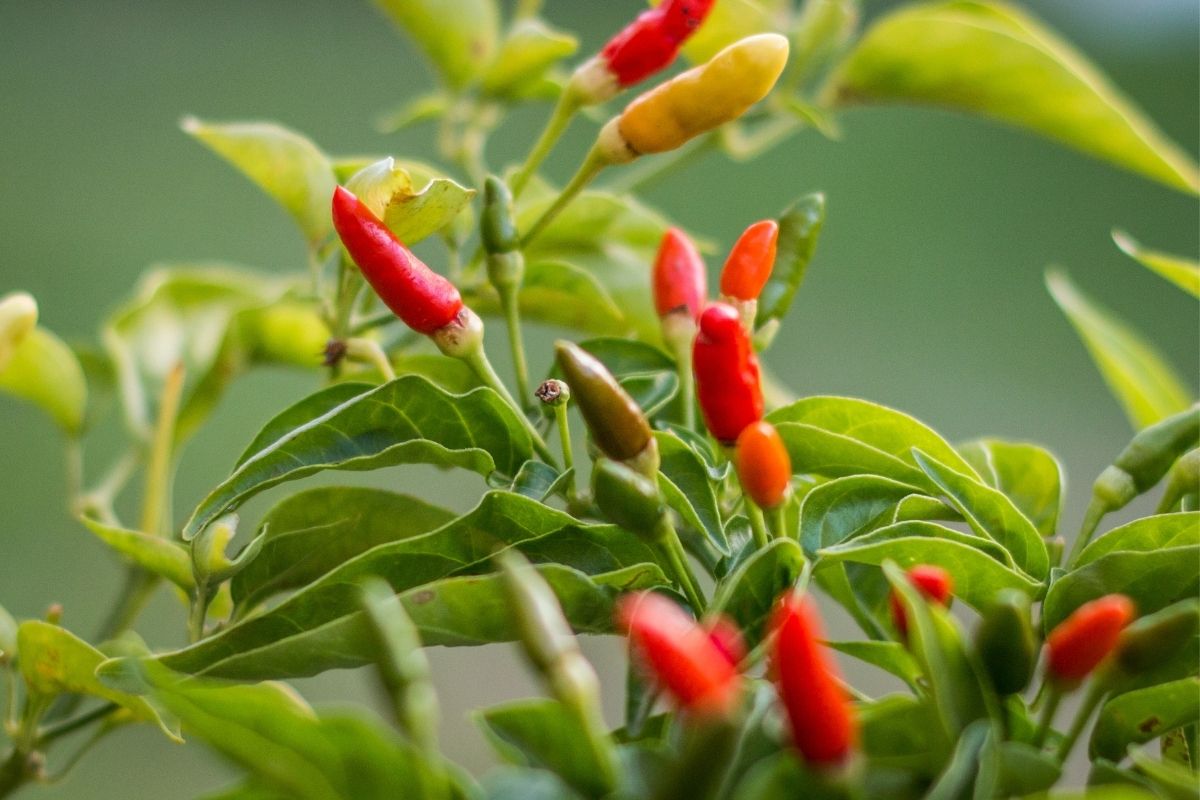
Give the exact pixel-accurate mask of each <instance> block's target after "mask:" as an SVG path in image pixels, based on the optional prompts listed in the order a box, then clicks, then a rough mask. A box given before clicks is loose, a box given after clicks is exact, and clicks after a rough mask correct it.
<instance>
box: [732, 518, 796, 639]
mask: <svg viewBox="0 0 1200 800" xmlns="http://www.w3.org/2000/svg"><path fill="white" fill-rule="evenodd" d="M803 571H804V553H803V552H802V551H801V550H800V546H799V545H798V544H796V543H795V542H794V541H793V540H791V539H772V540H771V542H770V543H769V544H768V545H767V546H766V547H764V548H762V549H761V550H759V551H758V552H756V553H754V555H752V556H750V557H749V558H747V559H746V560H745V561H743V562H742V563H741V564H740V565H739V566H738V568H737V569H736V570H734V572H733V573H732V574H731V575H728V576H726V578H725V579H724V580H722V581H721V583H720V584H719V585H718V587H717V591H716V593H715V594H714V595H713V599H712V604H711V610H713V611H720V612H723V613H725V614H728V615H729V616H730V617H731V618H732V619H733V621H734V622H735V623H737V626H738V627H739V628H741V630H742V635H743V636H744V637H745V639H746V646H747V648H748V649H753V648H755V647H757V646H758V643H759V642H761V641H762V640H763V638H764V637H765V636H766V632H767V622H768V619H769V617H770V615H771V610H772V609H773V608H774V606H775V600H776V598H778V597H779V596H780V595H781V594H783V593H784V592H785V591H787V590H789V589H791V588H792V587H793V586H795V585H796V581H798V580H799V579H800V575H801V573H802V572H803Z"/></svg>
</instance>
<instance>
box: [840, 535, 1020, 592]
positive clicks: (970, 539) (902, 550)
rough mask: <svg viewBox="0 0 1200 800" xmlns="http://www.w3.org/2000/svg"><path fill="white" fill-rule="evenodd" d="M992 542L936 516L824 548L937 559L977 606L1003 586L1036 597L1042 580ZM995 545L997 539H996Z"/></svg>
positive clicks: (856, 556)
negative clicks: (1010, 562)
mask: <svg viewBox="0 0 1200 800" xmlns="http://www.w3.org/2000/svg"><path fill="white" fill-rule="evenodd" d="M989 544H990V542H988V540H985V539H980V538H979V537H976V536H971V535H969V534H964V533H960V532H958V531H955V530H953V529H952V528H947V527H944V526H942V525H937V524H934V523H931V522H919V521H912V522H898V523H896V524H894V525H889V526H887V527H885V528H880V529H879V530H877V531H874V532H873V533H869V534H866V535H864V536H860V537H858V538H856V539H852V540H850V541H848V542H845V543H843V544H840V545H836V546H834V547H830V548H826V549H824V550H822V551H820V553H819V554H818V556H819V559H820V561H819V564H821V565H823V564H824V563H825V562H826V561H829V562H833V563H837V562H839V561H852V562H855V563H859V564H876V565H879V564H882V563H883V562H884V561H887V560H889V559H890V560H892V561H895V562H897V563H898V564H899V565H900V566H901V567H904V568H905V569H907V568H909V567H912V566H915V565H916V564H933V565H935V566H939V567H941V568H942V569H944V570H946V571H947V572H949V573H950V575H951V577H953V578H954V594H955V596H956V597H958V598H960V599H961V600H962V601H963V602H965V603H966V604H967V605H969V606H971V607H972V608H974V609H976V610H981V609H984V608H986V607H987V605H988V603H990V602H991V600H992V598H993V597H994V596H995V594H996V592H998V591H1000V590H1001V589H1020V590H1021V591H1023V592H1025V593H1026V594H1028V595H1029V596H1030V597H1034V598H1036V597H1037V596H1038V595H1039V594H1040V592H1041V590H1042V585H1041V584H1040V583H1038V582H1037V581H1034V580H1032V579H1030V578H1029V577H1028V576H1026V575H1024V574H1023V573H1021V572H1020V571H1019V570H1017V569H1014V568H1012V567H1010V566H1006V565H1005V564H1004V563H1003V562H1002V561H1001V560H999V559H998V558H997V557H996V554H995V553H994V552H991V551H990V550H989V549H987V545H989ZM992 547H995V545H992Z"/></svg>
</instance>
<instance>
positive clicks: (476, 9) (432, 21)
mask: <svg viewBox="0 0 1200 800" xmlns="http://www.w3.org/2000/svg"><path fill="white" fill-rule="evenodd" d="M375 5H377V6H378V7H379V9H380V10H381V11H383V13H384V14H386V15H387V17H388V18H389V19H391V20H392V22H394V23H395V24H396V25H397V26H398V27H400V28H401V29H403V30H405V31H407V33H408V35H409V36H411V37H412V38H413V41H415V42H416V43H417V46H419V47H420V48H421V49H422V50H424V51H425V55H426V56H428V57H429V60H430V61H432V62H433V65H434V67H436V68H437V71H438V72H439V73H440V74H441V76H442V77H443V78H444V79H445V81H446V83H447V84H449V85H450V86H452V87H455V88H458V87H461V86H464V85H465V84H467V83H469V82H470V81H471V80H472V79H473V78H475V77H477V76H478V74H479V72H480V70H481V69H482V68H483V66H484V65H486V64H488V63H489V62H490V61H491V60H492V57H493V55H494V54H495V52H496V42H497V40H498V39H499V37H500V34H499V31H500V10H499V8H497V4H496V0H375Z"/></svg>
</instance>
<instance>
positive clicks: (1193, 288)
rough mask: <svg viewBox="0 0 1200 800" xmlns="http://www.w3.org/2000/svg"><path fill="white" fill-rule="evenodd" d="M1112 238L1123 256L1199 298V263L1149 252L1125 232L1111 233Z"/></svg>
mask: <svg viewBox="0 0 1200 800" xmlns="http://www.w3.org/2000/svg"><path fill="white" fill-rule="evenodd" d="M1112 237H1113V241H1114V242H1116V243H1117V247H1119V248H1121V252H1123V253H1124V254H1125V255H1127V256H1129V257H1130V258H1132V259H1133V260H1135V261H1137V262H1138V263H1139V264H1141V265H1142V266H1143V267H1145V268H1146V269H1148V270H1152V271H1154V272H1157V273H1158V274H1159V275H1161V276H1162V277H1164V278H1166V279H1167V280H1169V281H1170V282H1171V283H1173V284H1175V285H1176V286H1178V287H1179V288H1180V289H1183V290H1184V291H1185V292H1187V293H1188V294H1190V295H1191V296H1192V297H1200V263H1197V262H1196V261H1193V260H1191V259H1187V258H1184V257H1183V256H1173V255H1171V254H1170V253H1162V252H1159V251H1158V250H1149V249H1147V248H1145V247H1143V246H1142V245H1141V244H1139V243H1138V241H1137V240H1136V239H1134V238H1133V237H1132V236H1130V235H1129V234H1128V233H1125V231H1113V234H1112Z"/></svg>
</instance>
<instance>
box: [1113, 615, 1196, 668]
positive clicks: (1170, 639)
mask: <svg viewBox="0 0 1200 800" xmlns="http://www.w3.org/2000/svg"><path fill="white" fill-rule="evenodd" d="M1198 632H1200V600H1198V599H1196V598H1194V597H1192V598H1189V599H1187V600H1183V601H1181V602H1179V603H1175V604H1174V605H1170V606H1167V607H1166V608H1164V609H1162V610H1161V611H1157V612H1155V613H1153V614H1148V615H1146V616H1144V617H1142V618H1141V619H1138V620H1136V621H1135V622H1132V623H1130V624H1129V625H1128V626H1127V627H1126V628H1125V630H1123V631H1121V638H1120V639H1118V640H1117V649H1116V652H1115V654H1114V656H1113V663H1114V664H1115V665H1116V666H1117V667H1118V668H1120V670H1121V671H1122V672H1124V673H1125V674H1126V675H1139V674H1141V673H1143V672H1147V671H1149V670H1151V669H1153V668H1155V667H1157V666H1159V665H1160V664H1162V663H1163V662H1164V661H1167V660H1168V659H1170V658H1171V657H1172V656H1174V655H1175V654H1177V653H1178V652H1179V651H1180V650H1182V649H1183V648H1184V647H1187V646H1188V645H1189V644H1191V643H1192V642H1193V641H1194V640H1195V638H1196V634H1197V633H1198Z"/></svg>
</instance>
